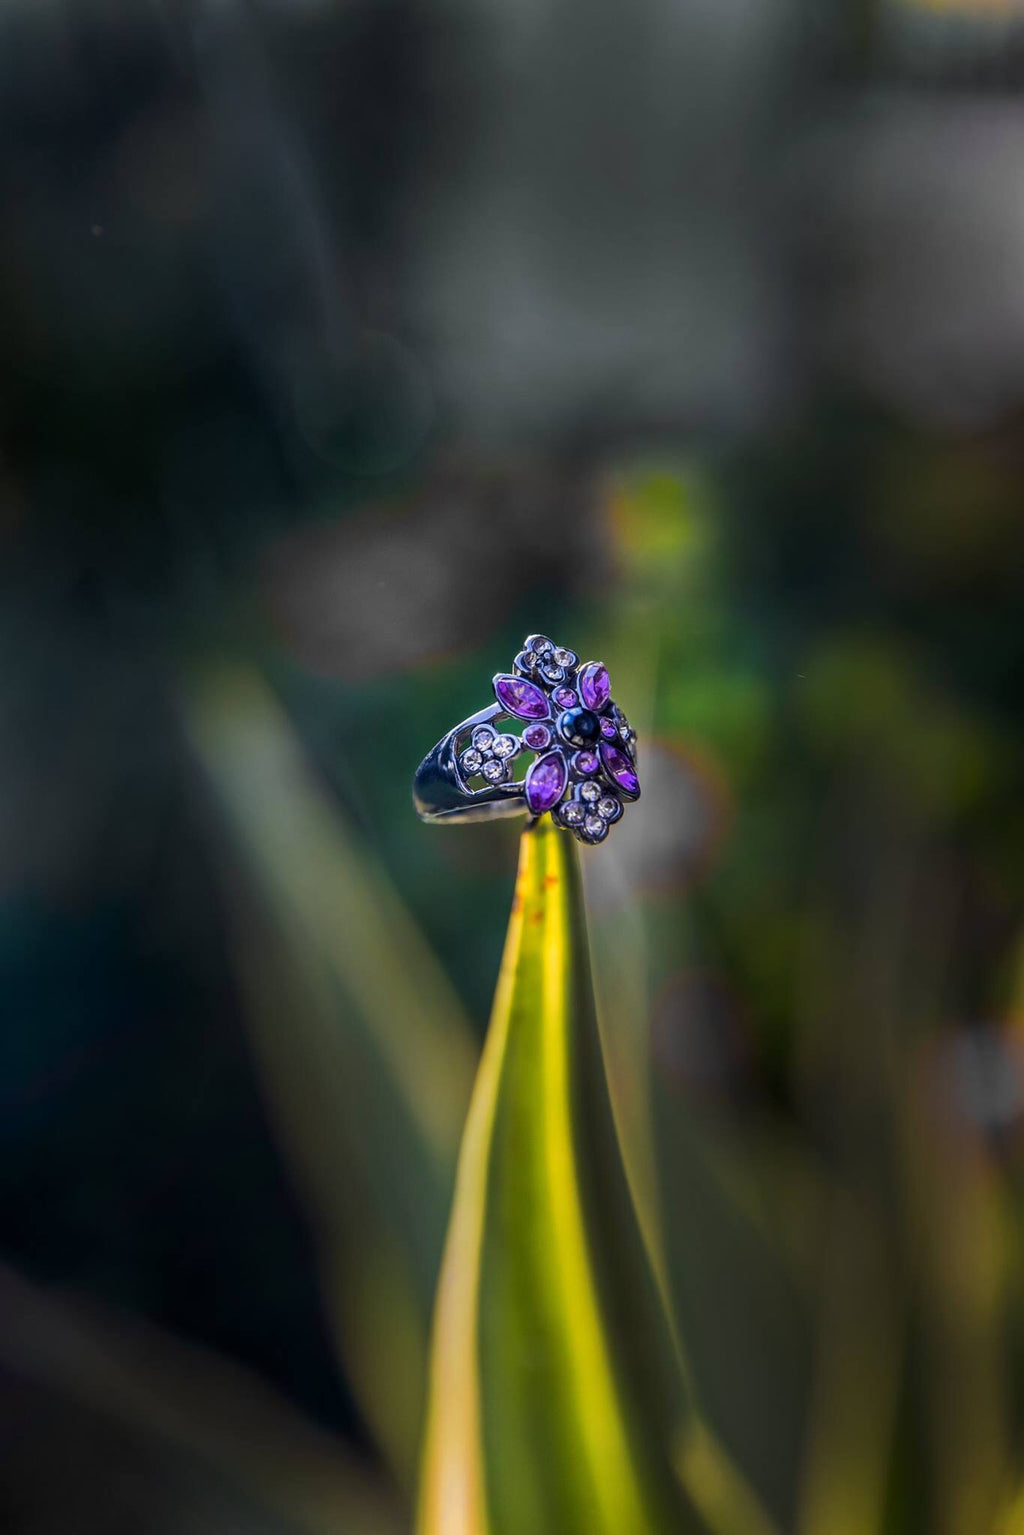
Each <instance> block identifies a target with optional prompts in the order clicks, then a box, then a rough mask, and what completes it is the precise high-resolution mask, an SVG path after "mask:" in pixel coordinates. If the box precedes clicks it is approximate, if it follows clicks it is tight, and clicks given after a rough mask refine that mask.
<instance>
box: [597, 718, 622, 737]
mask: <svg viewBox="0 0 1024 1535" xmlns="http://www.w3.org/2000/svg"><path fill="white" fill-rule="evenodd" d="M601 734H602V735H603V736H604V738H605V740H606V741H617V740H618V739H619V731H618V726H617V725H616V723H615V721H614V720H610V719H608V718H607V717H606V718H605V719H603V720H602V721H601Z"/></svg>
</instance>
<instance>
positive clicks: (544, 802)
mask: <svg viewBox="0 0 1024 1535" xmlns="http://www.w3.org/2000/svg"><path fill="white" fill-rule="evenodd" d="M568 778H569V770H568V768H567V767H566V765H565V758H564V757H563V756H562V754H561V752H548V754H547V756H546V757H538V758H537V761H536V762H535V763H534V764H533V767H532V768H531V769H530V771H529V772H528V773H527V775H526V803H527V804H528V805H529V807H530V809H531V810H532V811H533V814H534V815H543V814H544V812H545V810H551V809H552V808H553V807H554V806H555V805H557V804H558V801H559V800H560V799H561V798H562V795H563V794H564V793H565V785H566V783H567V782H568Z"/></svg>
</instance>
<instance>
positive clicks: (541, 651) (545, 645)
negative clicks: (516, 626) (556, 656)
mask: <svg viewBox="0 0 1024 1535" xmlns="http://www.w3.org/2000/svg"><path fill="white" fill-rule="evenodd" d="M554 648H555V647H554V645H552V643H551V641H550V640H548V639H545V638H544V636H543V634H538V635H537V636H536V638H535V639H534V641H533V643H532V645H531V646H530V649H531V650H535V651H536V652H537V654H538V655H539V656H547V655H550V654H551V652H552V651H553V650H554Z"/></svg>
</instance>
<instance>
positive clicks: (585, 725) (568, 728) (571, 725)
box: [558, 709, 601, 746]
mask: <svg viewBox="0 0 1024 1535" xmlns="http://www.w3.org/2000/svg"><path fill="white" fill-rule="evenodd" d="M558 734H559V735H560V736H561V737H562V740H563V741H568V743H569V745H570V746H593V745H594V742H595V741H597V740H599V739H600V736H601V721H600V720H599V719H598V717H597V715H596V714H594V713H593V712H592V711H591V710H590V709H565V710H563V712H562V713H561V714H560V715H559V716H558Z"/></svg>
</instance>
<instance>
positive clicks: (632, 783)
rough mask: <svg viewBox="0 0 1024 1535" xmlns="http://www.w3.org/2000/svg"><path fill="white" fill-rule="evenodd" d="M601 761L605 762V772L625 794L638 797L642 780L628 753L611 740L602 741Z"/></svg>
mask: <svg viewBox="0 0 1024 1535" xmlns="http://www.w3.org/2000/svg"><path fill="white" fill-rule="evenodd" d="M601 761H602V762H603V763H604V767H605V772H606V773H608V774H609V775H610V776H611V778H612V779H613V780H614V781H615V783H617V784H618V786H619V788H620V789H621V790H622V792H623V794H627V795H629V797H630V798H631V799H636V797H637V795H638V794H639V793H640V780H639V778H638V777H637V776H636V769H635V768H634V766H633V764H632V763H631V762H630V760H629V758H628V757H627V756H626V753H625V752H623V751H620V750H619V748H618V747H617V746H613V745H612V744H611V742H610V741H602V742H601Z"/></svg>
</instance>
